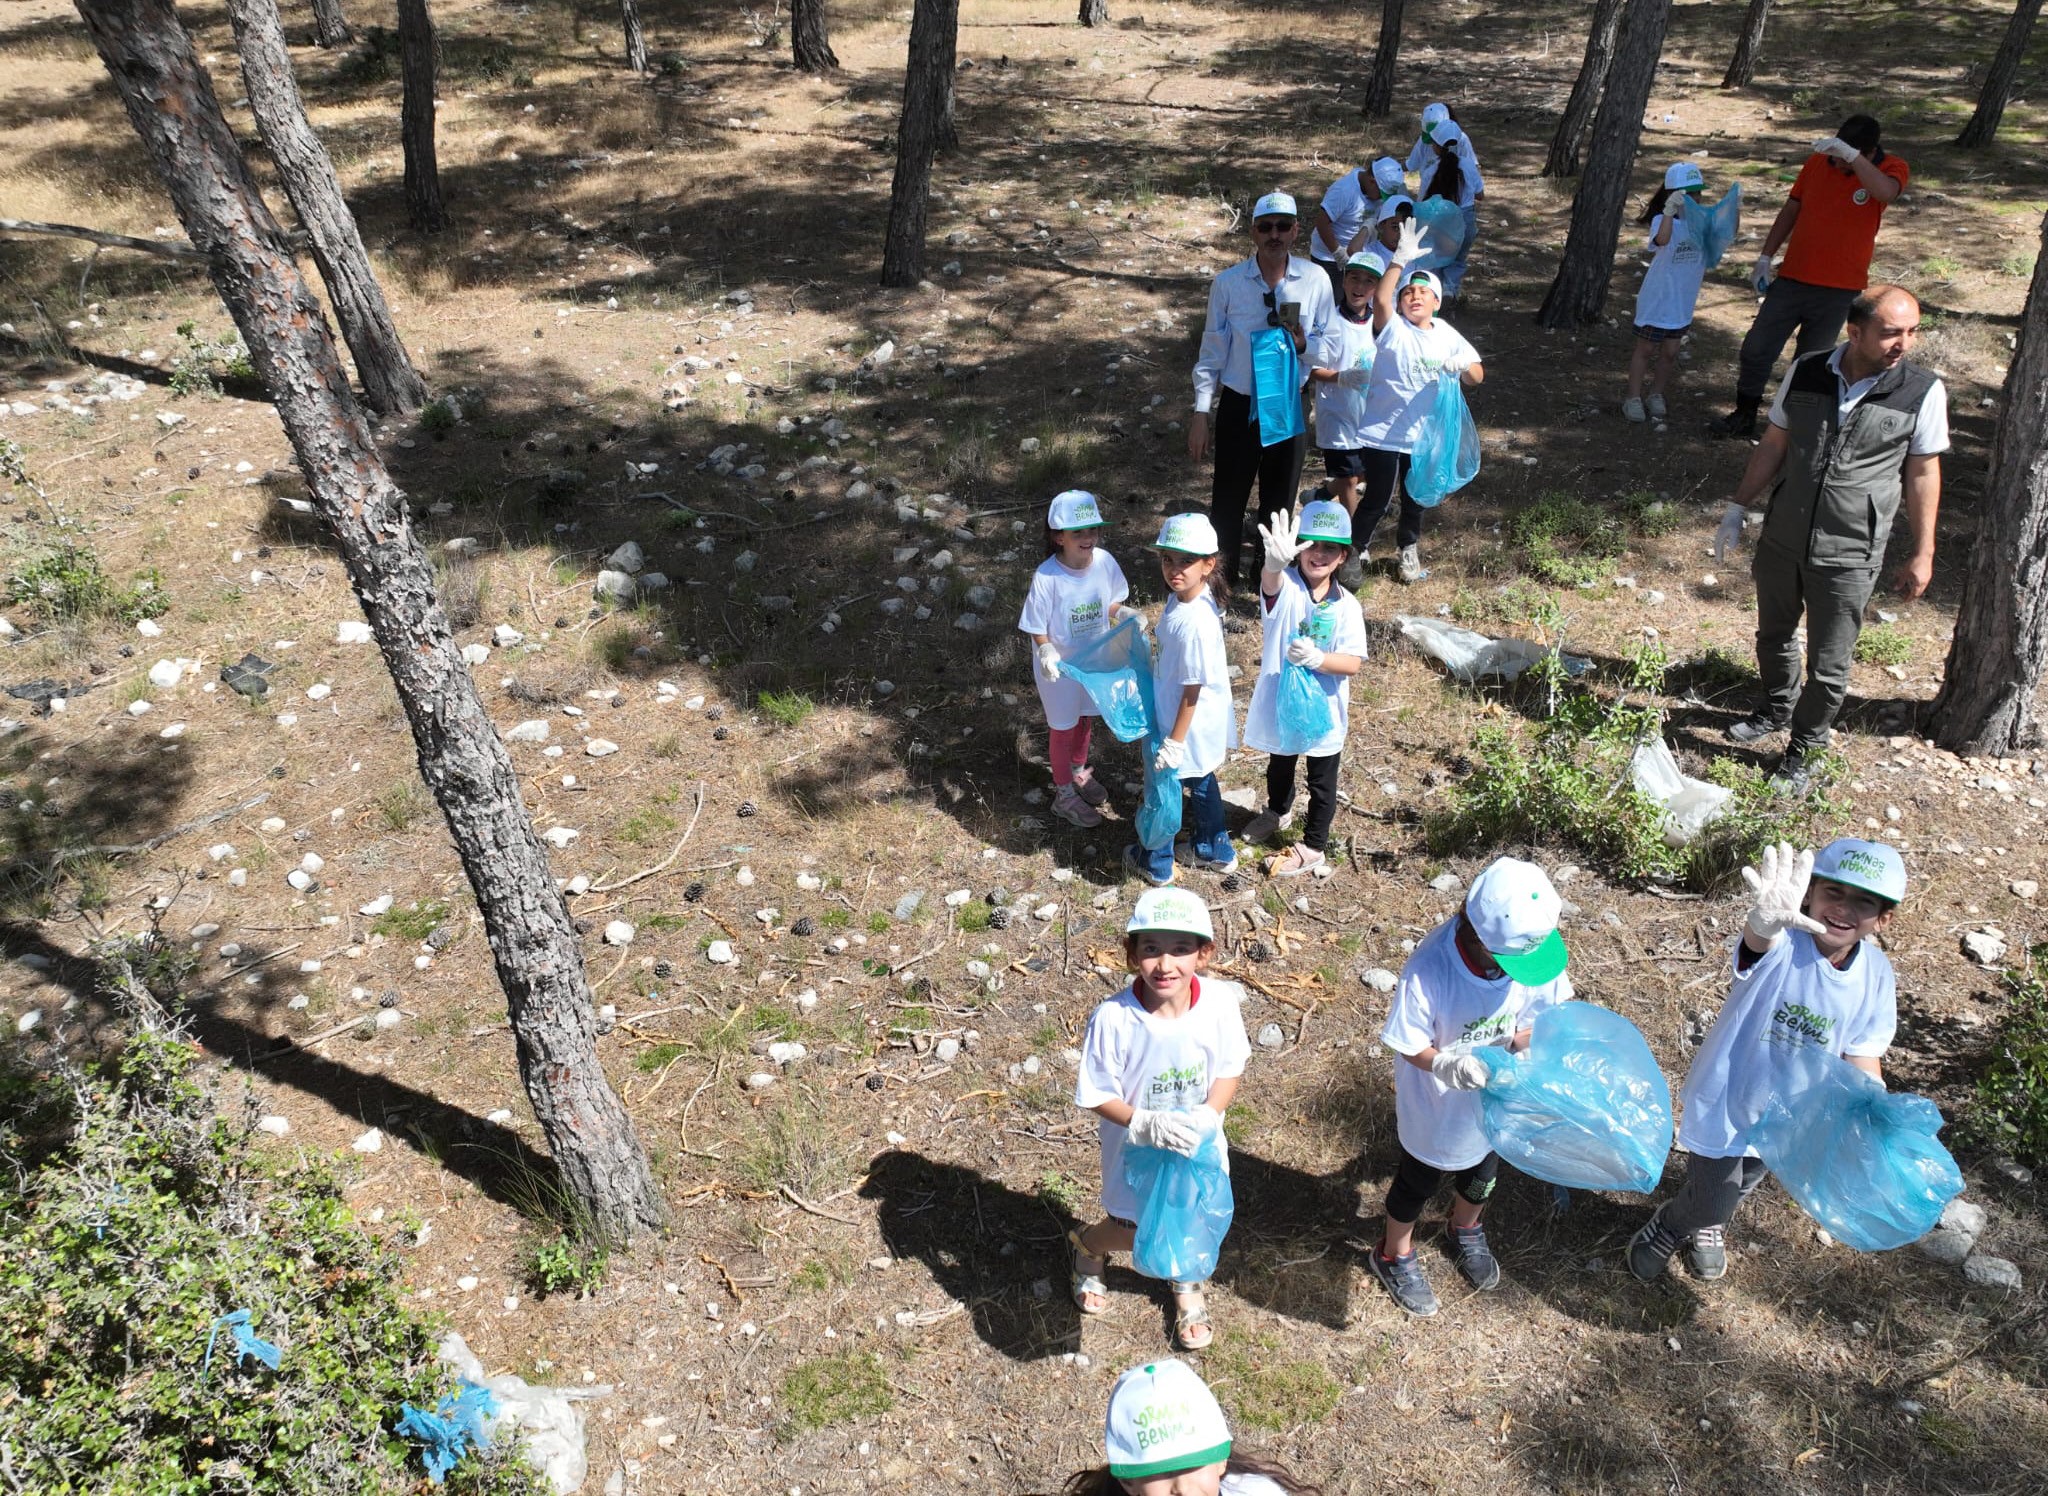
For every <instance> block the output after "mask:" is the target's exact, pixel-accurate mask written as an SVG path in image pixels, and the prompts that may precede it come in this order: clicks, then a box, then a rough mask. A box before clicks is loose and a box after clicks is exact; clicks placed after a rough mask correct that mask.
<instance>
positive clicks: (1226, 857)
mask: <svg viewBox="0 0 2048 1496" xmlns="http://www.w3.org/2000/svg"><path fill="white" fill-rule="evenodd" d="M1193 861H1194V864H1195V866H1196V867H1198V868H1200V869H1202V871H1204V872H1207V873H1228V872H1232V871H1234V870H1235V869H1236V867H1237V848H1235V847H1233V846H1232V845H1231V844H1230V836H1229V834H1228V833H1227V832H1226V833H1225V834H1224V835H1223V836H1220V837H1218V838H1217V839H1216V841H1215V842H1214V843H1213V844H1212V845H1209V846H1204V845H1202V843H1200V842H1196V843H1195V844H1194V858H1193Z"/></svg>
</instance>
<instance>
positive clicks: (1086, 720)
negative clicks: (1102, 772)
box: [1047, 717, 1095, 784]
mask: <svg viewBox="0 0 2048 1496" xmlns="http://www.w3.org/2000/svg"><path fill="white" fill-rule="evenodd" d="M1094 725H1095V719H1094V718H1093V717H1083V718H1082V719H1081V720H1080V721H1079V722H1076V723H1075V724H1074V725H1073V726H1072V727H1068V728H1059V727H1054V728H1049V729H1048V730H1047V738H1048V742H1047V753H1048V756H1049V757H1050V758H1051V759H1052V782H1053V783H1054V784H1072V783H1073V782H1074V770H1076V769H1085V768H1086V767H1088V729H1089V728H1091V727H1093V726H1094Z"/></svg>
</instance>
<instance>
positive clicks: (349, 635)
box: [334, 620, 370, 644]
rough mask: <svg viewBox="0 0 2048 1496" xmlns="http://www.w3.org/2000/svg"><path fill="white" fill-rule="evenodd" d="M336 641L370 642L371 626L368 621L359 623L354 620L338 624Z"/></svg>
mask: <svg viewBox="0 0 2048 1496" xmlns="http://www.w3.org/2000/svg"><path fill="white" fill-rule="evenodd" d="M334 642H335V643H336V644H368V643H369V642H370V626H369V625H368V624H367V623H357V622H354V621H353V620H351V621H350V622H347V623H341V624H337V625H335V629H334Z"/></svg>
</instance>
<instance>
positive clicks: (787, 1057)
mask: <svg viewBox="0 0 2048 1496" xmlns="http://www.w3.org/2000/svg"><path fill="white" fill-rule="evenodd" d="M809 1054H810V1051H809V1050H808V1049H805V1048H804V1047H803V1045H801V1044H798V1043H796V1042H795V1041H794V1040H791V1041H789V1042H786V1043H775V1044H771V1045H769V1046H768V1058H769V1059H770V1060H773V1061H774V1062H775V1063H776V1064H778V1065H794V1064H795V1063H796V1062H797V1061H798V1060H801V1059H804V1058H806V1057H807V1056H808V1055H809Z"/></svg>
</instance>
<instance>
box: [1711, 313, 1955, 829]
mask: <svg viewBox="0 0 2048 1496" xmlns="http://www.w3.org/2000/svg"><path fill="white" fill-rule="evenodd" d="M1919 333H1920V303H1919V302H1918V301H1916V300H1914V299H1913V297H1912V295H1911V294H1910V293H1908V292H1907V291H1905V290H1903V289H1902V288H1900V287H1898V286H1873V287H1872V288H1871V289H1870V290H1869V291H1867V292H1865V293H1864V294H1863V295H1861V296H1858V297H1857V298H1856V300H1855V301H1854V302H1853V303H1851V305H1850V307H1849V337H1848V341H1847V342H1845V343H1842V344H1841V345H1840V346H1838V347H1836V348H1834V349H1832V350H1829V351H1826V352H1820V353H1809V354H1806V355H1804V356H1803V357H1801V358H1799V359H1796V360H1795V361H1794V362H1793V364H1792V368H1791V369H1790V371H1789V372H1788V373H1787V374H1786V375H1785V381H1784V383H1783V384H1781V385H1779V386H1778V398H1777V400H1776V402H1775V403H1773V404H1772V406H1771V414H1770V425H1769V426H1768V427H1767V428H1766V429H1765V432H1764V436H1763V440H1762V441H1760V442H1759V443H1758V444H1757V448H1756V450H1755V451H1754V452H1753V453H1751V454H1750V458H1749V465H1748V467H1746V468H1745V469H1744V470H1743V474H1742V482H1741V483H1740V484H1739V485H1738V486H1737V488H1736V490H1735V499H1734V501H1733V502H1732V503H1730V504H1729V505H1728V506H1727V507H1726V510H1725V512H1724V513H1723V515H1722V519H1721V527H1720V529H1719V531H1718V532H1716V534H1715V537H1714V549H1715V554H1716V555H1717V556H1719V557H1722V558H1724V559H1725V558H1726V557H1727V556H1728V555H1729V554H1730V553H1732V552H1733V550H1734V549H1735V547H1736V546H1737V544H1738V543H1739V542H1740V540H1741V537H1742V525H1743V520H1744V518H1745V516H1746V515H1747V513H1748V511H1749V510H1751V509H1753V508H1755V507H1757V506H1758V505H1759V504H1760V503H1763V502H1764V501H1766V500H1768V502H1767V504H1766V507H1765V509H1764V519H1763V525H1762V528H1761V530H1760V531H1759V533H1758V538H1757V547H1756V563H1755V566H1754V568H1753V574H1754V576H1755V577H1756V611H1757V627H1756V666H1757V674H1758V675H1759V676H1761V677H1762V678H1763V690H1764V706H1763V709H1762V710H1761V711H1759V712H1757V713H1756V714H1755V715H1754V716H1750V717H1746V718H1744V719H1743V720H1742V721H1740V722H1737V723H1736V724H1735V725H1734V726H1732V727H1730V728H1729V729H1728V736H1729V737H1730V738H1731V739H1733V740H1734V741H1735V742H1738V743H1754V742H1757V741H1759V740H1760V739H1763V738H1767V737H1770V736H1771V735H1772V734H1774V733H1778V732H1782V731H1784V730H1785V729H1786V728H1787V727H1789V728H1791V730H1792V740H1791V743H1790V745H1789V746H1788V747H1787V748H1786V750H1785V756H1784V757H1783V758H1782V759H1781V760H1780V761H1779V763H1778V767H1777V770H1776V772H1775V773H1773V774H1772V776H1771V779H1772V782H1773V783H1774V784H1776V785H1778V786H1780V787H1781V788H1782V789H1784V790H1785V791H1787V792H1788V793H1793V794H1803V793H1804V792H1805V790H1806V787H1807V782H1808V779H1809V777H1810V776H1811V773H1812V759H1813V757H1814V755H1816V754H1818V753H1819V752H1820V751H1821V750H1823V749H1824V748H1826V747H1827V745H1828V738H1829V736H1830V735H1831V731H1832V728H1833V724H1834V720H1835V714H1836V713H1837V712H1839V711H1840V710H1841V708H1842V697H1843V695H1844V694H1845V693H1846V692H1847V691H1848V687H1849V666H1850V662H1851V661H1852V660H1853V659H1854V657H1855V653H1856V636H1857V635H1858V634H1860V633H1861V632H1862V631H1863V609H1864V607H1865V605H1866V604H1868V603H1869V601H1870V594H1871V591H1872V590H1873V589H1874V588H1875V587H1876V585H1877V574H1878V570H1879V568H1880V567H1881V566H1882V565H1883V563H1884V551H1885V542H1886V541H1887V540H1888V539H1890V537H1891V531H1892V522H1893V520H1894V518H1895V517H1897V515H1898V513H1899V509H1900V507H1901V505H1902V504H1903V506H1904V508H1905V531H1906V543H1907V555H1906V561H1905V564H1904V565H1903V566H1901V567H1900V568H1899V572H1898V575H1897V577H1896V579H1895V584H1896V586H1897V587H1898V590H1899V594H1900V595H1901V596H1902V597H1904V598H1906V599H1907V600H1908V601H1911V600H1912V599H1914V598H1916V597H1918V596H1920V594H1921V593H1923V592H1925V591H1926V590H1927V583H1928V581H1929V580H1930V579H1931V578H1932V577H1933V575H1934V517H1935V511H1936V510H1937V509H1938V508H1939V507H1940V503H1941V454H1942V453H1943V452H1945V451H1947V450H1948V392H1947V391H1946V390H1944V389H1943V388H1942V384H1941V381H1940V380H1939V379H1936V378H1935V377H1934V376H1933V375H1932V374H1930V373H1929V372H1928V371H1927V370H1925V369H1922V368H1919V367H1917V366H1916V365H1913V364H1910V363H1907V362H1906V355H1907V354H1908V353H1910V352H1912V349H1913V342H1914V340H1915V339H1916V338H1917V337H1918V336H1919ZM1802 613H1804V614H1805V616H1806V684H1805V686H1804V688H1803V689H1802V688H1801V686H1800V682H1799V645H1798V641H1797V639H1796V638H1795V635H1796V633H1797V631H1798V628H1799V618H1800V615H1801V614H1802Z"/></svg>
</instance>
